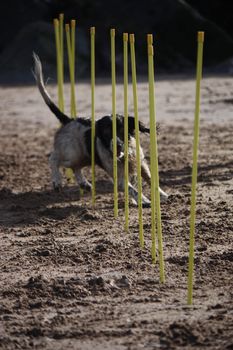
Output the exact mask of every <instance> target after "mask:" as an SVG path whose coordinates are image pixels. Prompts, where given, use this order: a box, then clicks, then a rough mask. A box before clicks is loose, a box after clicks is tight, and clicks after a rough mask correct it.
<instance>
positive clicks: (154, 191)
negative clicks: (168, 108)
mask: <svg viewBox="0 0 233 350" xmlns="http://www.w3.org/2000/svg"><path fill="white" fill-rule="evenodd" d="M147 44H148V72H149V109H150V161H151V216H152V217H151V237H152V248H151V252H152V261H153V262H155V260H156V246H155V233H156V218H157V235H158V250H159V275H160V282H161V283H164V281H165V276H164V258H163V237H162V223H161V210H160V193H159V165H158V145H157V135H156V113H155V87H154V49H153V45H152V44H153V36H152V34H148V36H147Z"/></svg>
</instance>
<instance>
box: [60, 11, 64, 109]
mask: <svg viewBox="0 0 233 350" xmlns="http://www.w3.org/2000/svg"><path fill="white" fill-rule="evenodd" d="M59 38H60V50H61V67H62V68H61V84H62V87H63V86H64V13H60V15H59ZM62 90H63V88H62ZM63 99H64V97H63ZM63 108H64V102H63Z"/></svg>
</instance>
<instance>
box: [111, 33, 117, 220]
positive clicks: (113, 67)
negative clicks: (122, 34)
mask: <svg viewBox="0 0 233 350" xmlns="http://www.w3.org/2000/svg"><path fill="white" fill-rule="evenodd" d="M110 34H111V72H112V136H113V185H114V217H115V218H116V217H117V216H118V179H117V139H116V138H117V125H116V55H115V29H111V31H110Z"/></svg>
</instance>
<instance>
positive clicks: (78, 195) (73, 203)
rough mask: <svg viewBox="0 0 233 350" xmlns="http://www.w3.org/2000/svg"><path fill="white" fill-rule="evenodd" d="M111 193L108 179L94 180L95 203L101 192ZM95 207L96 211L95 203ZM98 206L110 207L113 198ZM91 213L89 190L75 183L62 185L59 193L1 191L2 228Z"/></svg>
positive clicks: (106, 208) (46, 191) (85, 216)
mask: <svg viewBox="0 0 233 350" xmlns="http://www.w3.org/2000/svg"><path fill="white" fill-rule="evenodd" d="M110 193H113V185H112V183H111V182H110V181H107V180H106V181H105V180H99V181H96V198H97V199H98V200H97V202H99V201H100V200H101V197H102V196H103V195H106V194H110ZM119 207H121V204H119ZM95 209H96V210H98V203H97V206H96V207H95ZM101 209H102V210H107V211H108V210H112V209H113V197H109V200H108V199H107V200H106V198H105V200H104V202H102V201H101ZM91 212H92V205H91V192H86V191H82V190H80V189H79V187H78V186H75V185H74V186H73V185H72V186H64V187H63V188H62V190H61V192H56V191H54V190H43V191H29V192H23V193H13V192H12V191H11V190H9V189H7V188H3V189H2V190H0V226H1V227H15V226H27V225H32V224H37V223H38V224H39V223H41V222H42V221H43V220H64V219H66V218H67V217H68V216H71V215H75V216H76V217H79V218H81V219H84V220H94V218H95V214H93V215H92V214H90V213H91ZM93 213H94V211H93Z"/></svg>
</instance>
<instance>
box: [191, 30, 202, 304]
mask: <svg viewBox="0 0 233 350" xmlns="http://www.w3.org/2000/svg"><path fill="white" fill-rule="evenodd" d="M197 42H198V44H197V70H196V105H195V119H194V140H193V168H192V192H191V211H190V239H189V268H188V304H189V305H192V303H193V270H194V234H195V219H196V187H197V160H198V142H199V114H200V90H201V78H202V64H203V44H204V32H198V34H197Z"/></svg>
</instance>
